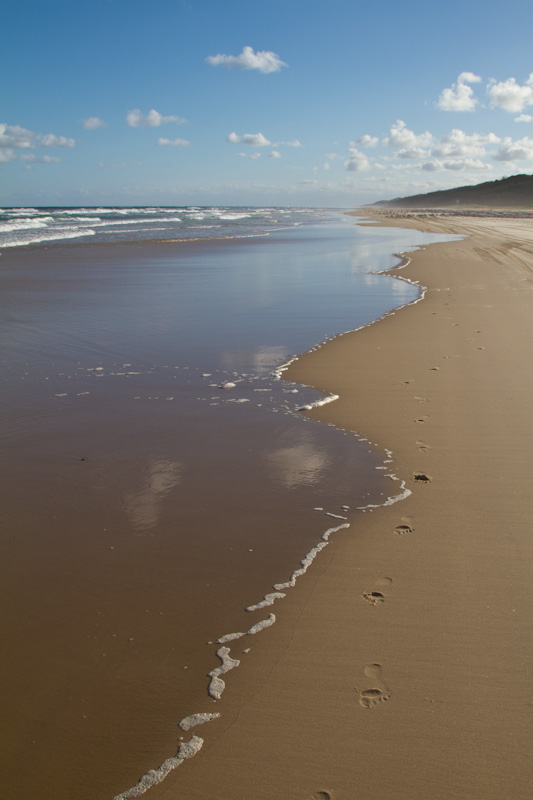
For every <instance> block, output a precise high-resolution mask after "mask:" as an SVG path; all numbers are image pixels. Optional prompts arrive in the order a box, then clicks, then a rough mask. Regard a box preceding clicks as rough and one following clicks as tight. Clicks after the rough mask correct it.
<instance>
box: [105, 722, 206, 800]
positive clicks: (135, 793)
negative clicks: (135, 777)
mask: <svg viewBox="0 0 533 800" xmlns="http://www.w3.org/2000/svg"><path fill="white" fill-rule="evenodd" d="M203 743H204V740H203V739H200V737H199V736H193V737H192V739H190V740H189V741H188V742H183V743H182V744H180V746H179V747H178V752H177V753H176V755H175V756H172V757H171V758H167V759H166V761H163V763H162V764H161V766H160V767H158V768H157V769H151V770H149V771H148V772H147V773H146V774H145V775H143V776H142V778H141V779H140V781H139V782H138V783H136V784H135V786H132V787H131V789H128V790H127V791H125V792H121V793H120V794H117V795H115V797H114V798H113V800H129V798H130V797H140V795H141V794H144V793H145V792H146V791H148V789H150V788H151V787H152V786H156V785H157V784H158V783H161V781H162V780H164V778H166V777H167V775H168V773H169V772H171V771H172V770H173V769H176V767H179V765H180V764H183V762H184V761H185V760H186V759H187V758H192V757H193V756H195V755H196V753H198V752H199V750H201V748H202V745H203Z"/></svg>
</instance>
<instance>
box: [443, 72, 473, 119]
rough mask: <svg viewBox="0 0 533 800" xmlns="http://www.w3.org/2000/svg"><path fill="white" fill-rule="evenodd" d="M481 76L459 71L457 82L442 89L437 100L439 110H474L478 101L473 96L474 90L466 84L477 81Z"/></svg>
mask: <svg viewBox="0 0 533 800" xmlns="http://www.w3.org/2000/svg"><path fill="white" fill-rule="evenodd" d="M480 81H481V78H480V77H479V75H474V73H473V72H461V74H460V75H459V77H458V78H457V83H453V84H452V85H451V87H450V88H449V89H443V91H442V92H441V94H440V96H439V99H438V101H437V108H440V109H441V111H474V109H475V107H476V106H477V104H478V101H477V100H476V98H475V97H474V90H473V89H472V87H471V86H469V85H468V84H470V83H479V82H480Z"/></svg>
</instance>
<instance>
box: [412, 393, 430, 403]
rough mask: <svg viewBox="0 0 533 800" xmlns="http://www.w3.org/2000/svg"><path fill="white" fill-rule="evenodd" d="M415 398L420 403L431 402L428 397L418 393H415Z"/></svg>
mask: <svg viewBox="0 0 533 800" xmlns="http://www.w3.org/2000/svg"><path fill="white" fill-rule="evenodd" d="M413 398H414V399H415V400H418V402H419V403H429V400H428V399H427V397H419V396H418V395H417V394H414V395H413Z"/></svg>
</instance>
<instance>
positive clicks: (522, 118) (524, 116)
mask: <svg viewBox="0 0 533 800" xmlns="http://www.w3.org/2000/svg"><path fill="white" fill-rule="evenodd" d="M515 122H533V116H531V114H520V116H519V117H516V118H515Z"/></svg>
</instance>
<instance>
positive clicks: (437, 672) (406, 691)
mask: <svg viewBox="0 0 533 800" xmlns="http://www.w3.org/2000/svg"><path fill="white" fill-rule="evenodd" d="M361 213H364V215H367V216H368V217H369V219H370V218H371V219H372V220H373V223H372V224H376V223H377V224H383V225H400V226H403V227H407V226H413V227H417V228H420V229H424V230H430V231H438V232H446V233H459V234H464V237H465V238H464V239H463V240H461V241H456V242H451V243H446V244H433V245H430V246H429V247H426V248H424V249H423V250H421V251H419V252H417V253H415V254H414V255H413V256H412V257H411V260H410V262H409V263H408V264H407V266H405V267H404V268H403V269H402V270H401V271H398V273H397V274H398V275H399V276H401V277H402V278H406V279H409V280H411V281H416V282H418V283H419V284H420V285H421V286H424V287H427V288H426V291H425V297H424V299H423V300H422V301H421V302H418V303H415V304H413V305H410V306H407V307H404V308H403V309H400V310H399V311H397V312H395V313H392V314H390V315H388V316H387V317H385V318H383V319H381V320H380V321H378V322H376V323H374V324H372V325H370V326H368V327H366V328H364V329H362V330H359V331H357V332H354V333H348V334H344V335H341V336H339V337H337V338H336V339H334V340H332V341H329V342H327V343H326V344H325V345H324V346H322V347H321V348H319V349H318V350H315V351H313V352H311V353H309V354H305V355H303V356H301V357H300V358H299V359H298V360H297V361H296V362H294V363H293V364H292V366H291V367H290V369H289V371H288V372H287V373H286V377H288V378H289V379H290V380H293V381H295V382H299V383H304V384H308V385H312V386H313V387H316V388H318V389H320V390H321V391H323V392H325V393H327V394H330V393H334V394H338V395H339V398H340V399H339V400H337V401H336V402H334V403H330V404H328V405H325V406H322V407H320V408H316V409H314V410H312V411H310V412H308V413H309V415H310V416H312V417H313V418H314V419H319V420H322V421H323V422H325V423H330V424H334V425H336V426H339V427H341V428H343V429H346V430H349V431H353V432H355V433H357V434H358V435H359V436H365V437H368V439H369V441H370V442H372V443H374V444H376V445H378V446H379V447H381V448H388V449H389V450H391V451H392V456H391V463H390V465H388V466H390V469H391V473H393V474H395V475H396V476H398V477H399V478H401V479H402V480H404V481H405V484H406V487H407V488H408V489H409V490H410V491H411V495H410V496H409V497H408V498H407V499H405V500H403V501H402V502H398V503H395V504H393V505H389V506H386V507H381V508H377V509H375V510H370V509H367V510H366V511H354V512H350V514H349V515H348V516H349V521H350V523H351V527H350V528H349V529H345V530H341V531H339V532H338V533H336V534H335V536H333V537H332V538H331V540H330V544H329V546H328V547H326V548H325V550H324V551H323V552H322V553H321V554H320V557H319V558H318V559H317V560H316V561H315V562H314V564H313V566H312V568H311V569H310V570H309V571H308V572H307V573H306V574H305V575H304V576H303V577H302V578H301V579H300V580H299V581H298V583H297V585H296V587H295V588H294V589H292V590H291V591H289V592H288V594H287V598H286V599H285V600H284V601H283V603H281V604H279V605H278V606H277V607H276V615H277V624H276V625H274V626H272V627H270V628H269V629H268V630H265V631H263V632H262V634H261V636H259V637H256V640H255V641H254V643H253V645H254V646H253V649H252V652H250V654H249V655H248V656H247V657H246V659H245V660H244V661H243V662H242V664H241V667H240V669H239V670H237V671H236V672H235V673H234V674H233V675H230V676H228V681H227V682H228V691H227V692H226V693H225V694H224V697H223V698H222V699H221V700H220V701H219V702H218V703H217V704H216V711H217V712H220V713H221V714H222V716H221V718H220V719H218V720H216V721H214V722H212V723H210V724H209V725H208V726H204V727H202V728H201V729H200V728H198V729H197V730H198V736H201V737H202V738H204V739H205V741H204V744H203V748H202V751H201V753H200V754H199V755H198V756H197V757H195V758H193V759H191V760H187V761H185V762H184V763H183V764H182V765H181V766H180V768H179V769H177V770H175V771H174V772H173V773H171V774H170V775H169V777H168V778H167V779H166V780H165V781H164V782H163V783H162V784H160V785H159V786H156V787H154V788H153V789H151V790H150V792H149V795H150V797H152V798H154V800H155V799H156V798H160V799H161V800H171V799H172V800H174V799H177V798H180V799H181V798H187V800H206V799H207V798H215V797H216V798H221V799H222V798H224V799H225V798H227V799H228V800H229V798H238V799H239V800H273V798H284V800H296V799H297V798H298V799H302V800H311V798H313V800H330V799H331V800H355V798H361V800H400V799H401V798H405V800H422V799H423V800H427V798H428V797H431V798H434V800H450V799H451V798H454V799H455V798H456V799H457V800H503V799H504V798H509V800H511V798H512V800H525V798H526V797H529V796H530V795H529V791H530V779H531V773H530V765H529V753H530V745H531V721H530V720H531V717H530V705H531V695H530V684H531V681H530V678H531V673H530V669H529V656H530V653H531V644H532V641H531V639H532V636H531V600H532V582H531V550H532V544H531V533H530V529H531V522H530V519H531V474H532V467H533V464H532V460H533V457H532V452H531V433H532V426H531V389H532V386H531V383H532V379H531V368H530V364H531V334H532V327H533V323H532V318H531V303H532V287H533V284H532V278H533V273H532V269H533V219H532V218H514V219H513V218H512V217H499V216H492V217H491V216H487V215H486V214H484V215H482V216H479V217H478V216H470V215H461V214H458V215H450V214H449V213H448V214H446V215H445V216H440V215H439V214H438V213H428V212H424V213H423V214H414V213H411V212H408V213H406V214H400V213H397V212H388V211H385V212H381V213H373V212H372V213H368V214H367V211H366V210H365V211H364V212H361ZM263 615H264V614H263ZM230 646H231V645H230ZM244 646H245V645H242V644H241V643H240V642H237V643H235V646H234V647H233V648H232V650H231V657H233V658H239V653H240V652H241V651H242V649H243V647H244ZM214 708H215V706H214V704H213V703H212V701H210V700H209V699H208V698H206V702H205V709H204V711H206V712H210V711H213V710H214ZM189 738H190V737H189V736H188V735H185V739H186V740H188V739H189Z"/></svg>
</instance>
